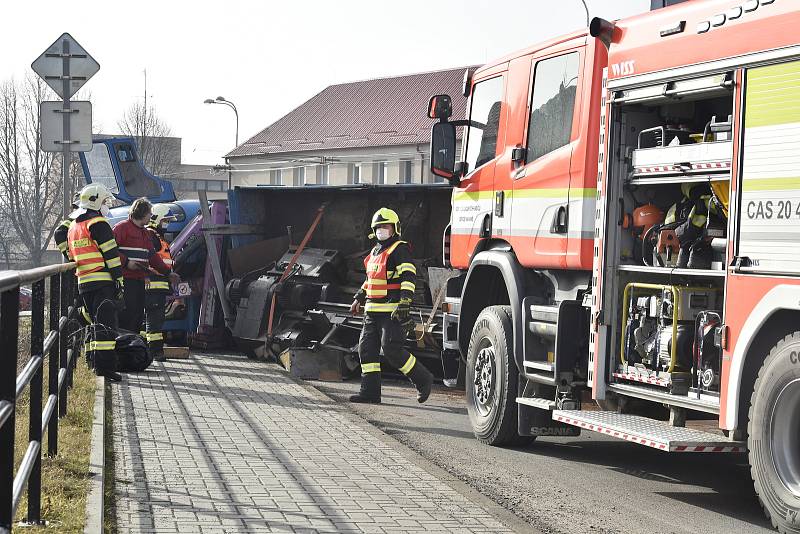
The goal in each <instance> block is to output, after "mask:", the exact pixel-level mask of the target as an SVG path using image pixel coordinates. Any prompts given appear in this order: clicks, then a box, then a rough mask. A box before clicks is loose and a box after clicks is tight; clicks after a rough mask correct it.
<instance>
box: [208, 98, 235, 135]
mask: <svg viewBox="0 0 800 534" xmlns="http://www.w3.org/2000/svg"><path fill="white" fill-rule="evenodd" d="M203 104H225V105H226V106H228V107H229V108H231V109H232V110H233V113H234V114H236V146H239V112H238V111H237V110H236V106H235V105H234V104H233V102H231V101H230V100H225V97H224V96H218V97H217V98H216V99H211V98H206V99H205V100H204V101H203Z"/></svg>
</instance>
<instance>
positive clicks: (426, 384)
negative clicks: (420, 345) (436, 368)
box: [406, 360, 433, 403]
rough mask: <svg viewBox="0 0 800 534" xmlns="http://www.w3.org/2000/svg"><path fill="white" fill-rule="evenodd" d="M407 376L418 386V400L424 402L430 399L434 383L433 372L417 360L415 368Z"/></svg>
mask: <svg viewBox="0 0 800 534" xmlns="http://www.w3.org/2000/svg"><path fill="white" fill-rule="evenodd" d="M406 376H408V379H409V380H411V382H412V383H413V384H414V386H415V387H416V388H417V402H419V403H422V402H425V401H426V400H428V397H429V396H430V394H431V386H432V385H433V374H431V372H430V371H428V369H426V368H425V366H424V365H422V364H421V363H420V362H419V360H417V361H416V362H415V363H414V368H413V369H411V372H409V373H408V375H406Z"/></svg>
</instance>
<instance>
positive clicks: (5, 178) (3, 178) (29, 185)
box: [0, 76, 75, 266]
mask: <svg viewBox="0 0 800 534" xmlns="http://www.w3.org/2000/svg"><path fill="white" fill-rule="evenodd" d="M54 97H55V95H53V93H52V91H50V89H49V88H48V87H47V85H45V83H44V82H43V81H42V80H41V79H39V78H34V77H33V76H27V77H26V78H25V80H24V81H23V82H21V83H18V82H15V81H14V80H7V81H6V82H4V83H3V84H2V85H0V238H2V239H3V240H4V241H6V245H4V246H3V255H4V256H5V259H6V261H7V262H8V261H10V260H11V257H12V256H17V255H22V256H26V257H27V259H28V263H30V265H32V266H39V265H41V264H42V262H43V259H44V254H45V251H46V250H47V248H48V244H49V242H50V239H51V238H52V236H53V231H54V230H55V227H56V225H57V224H58V221H59V218H60V216H61V212H62V203H61V199H62V195H61V191H62V183H61V158H57V157H55V154H52V153H48V152H43V151H42V150H41V148H40V147H41V143H40V121H39V104H40V103H41V102H42V101H44V100H47V99H54ZM72 165H74V163H72ZM71 175H72V176H75V172H74V169H73V173H72V174H71ZM70 188H71V189H74V184H70ZM70 194H71V191H70Z"/></svg>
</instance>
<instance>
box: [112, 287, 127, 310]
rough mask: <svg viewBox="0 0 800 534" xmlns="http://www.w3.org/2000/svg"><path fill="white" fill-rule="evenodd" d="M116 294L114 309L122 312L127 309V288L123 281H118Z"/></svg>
mask: <svg viewBox="0 0 800 534" xmlns="http://www.w3.org/2000/svg"><path fill="white" fill-rule="evenodd" d="M115 285H116V292H115V293H114V307H115V308H117V310H119V311H122V310H124V309H125V287H124V286H123V284H122V281H121V280H117V281H116V284H115Z"/></svg>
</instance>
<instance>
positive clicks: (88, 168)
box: [80, 137, 200, 240]
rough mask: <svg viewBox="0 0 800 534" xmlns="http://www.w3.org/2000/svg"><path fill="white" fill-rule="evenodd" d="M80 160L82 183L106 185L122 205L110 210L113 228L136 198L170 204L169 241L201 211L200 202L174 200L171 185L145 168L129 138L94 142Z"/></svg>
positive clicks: (124, 216)
mask: <svg viewBox="0 0 800 534" xmlns="http://www.w3.org/2000/svg"><path fill="white" fill-rule="evenodd" d="M80 161H81V168H82V169H83V176H84V178H85V182H86V183H87V184H90V183H100V184H103V185H105V186H106V187H107V188H108V190H109V191H111V193H112V194H113V195H114V197H115V198H116V199H117V200H118V201H119V202H120V203H122V204H121V205H120V206H118V207H115V208H112V209H111V213H110V215H109V222H110V223H111V225H112V226H113V225H114V224H116V223H117V222H119V221H121V220H124V219H126V218H127V217H128V209H129V208H128V207H129V206H130V205H131V204H133V201H134V200H136V199H137V198H139V197H147V199H148V200H150V202H152V203H153V204H162V203H163V204H169V206H170V212H171V213H172V214H173V215H175V216H176V220H175V221H173V222H171V223H170V224H169V226H168V227H167V234H168V236H167V239H168V240H169V239H170V237H171V236H175V235H177V234H178V232H180V231H181V230H182V229H183V227H184V226H186V225H187V224H188V223H189V221H191V220H192V219H193V218H194V217H195V215H197V214H198V213H199V212H200V201H199V200H177V198H176V196H175V190H174V188H173V187H172V182H170V181H169V180H166V179H164V178H161V177H159V176H155V175H154V174H152V173H151V172H150V171H148V170H147V169H146V168H145V167H144V165H143V164H142V162H141V160H140V159H139V157H138V153H137V148H136V141H135V140H134V139H133V138H132V137H114V138H109V139H96V140H95V141H94V142H93V143H92V150H90V151H88V152H81V153H80Z"/></svg>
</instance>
